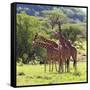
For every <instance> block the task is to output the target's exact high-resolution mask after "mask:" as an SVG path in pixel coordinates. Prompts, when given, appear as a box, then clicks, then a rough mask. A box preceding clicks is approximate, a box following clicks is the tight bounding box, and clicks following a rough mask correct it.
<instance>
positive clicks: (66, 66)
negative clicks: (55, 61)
mask: <svg viewBox="0 0 90 90" xmlns="http://www.w3.org/2000/svg"><path fill="white" fill-rule="evenodd" d="M65 72H67V60H65Z"/></svg>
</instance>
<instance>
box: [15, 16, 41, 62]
mask: <svg viewBox="0 0 90 90" xmlns="http://www.w3.org/2000/svg"><path fill="white" fill-rule="evenodd" d="M39 24H40V23H39V20H38V19H37V18H36V17H34V16H29V15H27V14H17V31H16V36H17V37H16V41H17V58H19V57H22V58H23V57H24V56H27V58H26V57H25V58H26V60H25V58H24V59H23V63H28V61H27V59H28V58H29V59H30V57H31V56H32V54H33V49H32V37H33V35H34V34H35V32H36V31H37V30H38V28H39ZM29 59H28V60H29Z"/></svg>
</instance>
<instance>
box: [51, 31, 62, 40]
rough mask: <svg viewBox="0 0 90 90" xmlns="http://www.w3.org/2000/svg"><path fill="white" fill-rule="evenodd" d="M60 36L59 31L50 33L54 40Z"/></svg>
mask: <svg viewBox="0 0 90 90" xmlns="http://www.w3.org/2000/svg"><path fill="white" fill-rule="evenodd" d="M60 35H61V32H59V31H55V32H52V36H54V37H55V38H60Z"/></svg>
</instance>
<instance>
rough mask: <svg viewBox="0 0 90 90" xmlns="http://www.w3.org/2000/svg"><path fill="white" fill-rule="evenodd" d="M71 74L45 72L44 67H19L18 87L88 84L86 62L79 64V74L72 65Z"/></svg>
mask: <svg viewBox="0 0 90 90" xmlns="http://www.w3.org/2000/svg"><path fill="white" fill-rule="evenodd" d="M70 71H71V72H70V73H60V74H59V73H58V72H56V71H55V70H54V72H49V71H48V65H47V72H46V73H45V72H44V65H22V66H20V65H17V86H21V85H39V84H55V83H71V82H86V76H87V75H86V62H78V70H77V73H76V74H75V73H74V70H73V66H72V63H71V66H70Z"/></svg>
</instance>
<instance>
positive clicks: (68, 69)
mask: <svg viewBox="0 0 90 90" xmlns="http://www.w3.org/2000/svg"><path fill="white" fill-rule="evenodd" d="M67 72H70V61H69V59H67Z"/></svg>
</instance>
